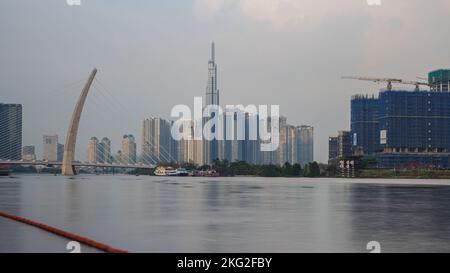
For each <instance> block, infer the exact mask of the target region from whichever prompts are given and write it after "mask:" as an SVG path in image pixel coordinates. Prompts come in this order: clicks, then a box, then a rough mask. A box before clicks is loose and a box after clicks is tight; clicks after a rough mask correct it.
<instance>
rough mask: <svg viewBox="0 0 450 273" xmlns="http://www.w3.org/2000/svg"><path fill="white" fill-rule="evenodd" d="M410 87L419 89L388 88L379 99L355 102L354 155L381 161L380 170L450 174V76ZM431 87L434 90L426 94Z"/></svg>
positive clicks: (432, 75)
mask: <svg viewBox="0 0 450 273" xmlns="http://www.w3.org/2000/svg"><path fill="white" fill-rule="evenodd" d="M366 79H367V78H364V80H366ZM393 82H397V81H393ZM398 83H406V82H401V80H399V82H398ZM408 83H412V84H415V85H416V89H415V90H414V91H405V90H393V89H392V83H391V82H388V89H387V90H382V91H380V93H379V95H378V97H375V96H373V97H372V96H371V97H369V96H362V95H357V96H353V97H352V102H351V137H352V152H353V154H362V155H365V156H368V157H372V158H375V159H376V161H377V167H379V168H399V167H403V166H407V165H414V166H417V165H419V166H424V167H433V168H450V162H449V161H450V92H449V86H450V70H437V71H434V72H431V73H430V74H429V82H428V83H415V82H408ZM425 84H426V85H428V86H429V87H430V90H429V91H420V90H419V88H418V86H419V85H425ZM389 87H390V88H389Z"/></svg>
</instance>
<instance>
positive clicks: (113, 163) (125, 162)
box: [0, 69, 176, 176]
mask: <svg viewBox="0 0 450 273" xmlns="http://www.w3.org/2000/svg"><path fill="white" fill-rule="evenodd" d="M96 74H97V69H94V70H93V71H92V72H91V74H90V76H89V78H88V79H87V81H86V82H85V84H84V86H83V88H82V90H81V93H80V94H79V97H78V99H77V102H76V105H75V108H74V110H73V113H72V114H71V117H70V119H69V126H68V129H67V131H66V137H65V143H64V153H63V159H62V161H49V160H23V159H22V160H20V159H18V158H12V157H8V155H6V156H3V158H0V168H1V167H9V166H16V165H23V166H30V165H32V166H61V173H62V175H66V176H71V175H75V174H76V173H77V171H76V168H77V167H92V168H113V169H114V168H123V169H152V168H154V167H155V166H156V164H157V163H158V162H159V161H161V160H163V161H167V162H170V161H176V160H175V159H174V158H173V157H172V156H171V155H170V154H169V153H168V152H167V151H165V153H166V155H164V151H163V152H162V153H161V157H160V158H155V156H154V155H152V154H141V157H140V159H137V158H131V157H130V156H128V155H127V154H122V155H121V159H119V160H113V159H110V158H112V156H111V154H105V153H106V152H105V151H104V150H102V149H97V153H100V157H101V158H104V160H101V162H99V161H97V160H94V161H93V162H89V161H83V160H77V159H76V158H75V150H76V143H77V137H78V128H79V125H80V120H81V114H82V112H83V107H84V104H85V102H86V100H87V98H88V94H89V91H90V89H91V87H94V88H95V89H96V90H95V91H98V92H93V98H95V97H96V96H98V94H102V95H103V97H101V100H102V102H106V103H105V104H106V105H108V107H113V110H120V111H122V113H124V114H127V113H129V112H127V111H126V110H124V109H123V107H121V106H122V105H120V104H121V103H120V101H118V100H114V99H113V98H112V97H111V94H110V92H107V91H108V90H107V89H106V87H104V85H103V84H101V83H100V82H99V81H98V80H97V79H96ZM102 90H103V91H102ZM105 90H106V92H104V91H105ZM96 93H97V94H96ZM105 93H106V95H105ZM107 95H109V97H108V96H107ZM97 104H98V103H97ZM94 108H98V105H96V107H94ZM96 114H97V115H98V113H96ZM0 115H6V114H5V113H3V112H1V113H0ZM9 118H10V119H11V117H9ZM12 118H14V117H12ZM10 119H9V120H10ZM2 120H6V122H4V123H8V117H6V118H3V119H2ZM20 120H21V117H20ZM8 125H9V124H0V129H2V130H6V129H7V128H8ZM96 129H97V128H96ZM14 141H19V139H15V140H14V139H13V140H11V139H10V140H9V142H8V141H4V142H3V141H1V140H0V148H5V147H6V148H7V147H8V145H9V146H11V143H13V144H14ZM20 143H21V140H20ZM146 144H147V145H148V146H150V147H151V146H153V145H154V143H153V141H152V140H150V142H148V141H146ZM160 148H161V147H160ZM105 158H107V160H105Z"/></svg>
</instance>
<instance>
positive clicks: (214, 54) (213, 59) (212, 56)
mask: <svg viewBox="0 0 450 273" xmlns="http://www.w3.org/2000/svg"><path fill="white" fill-rule="evenodd" d="M211 61H213V62H215V61H216V52H215V48H214V42H212V43H211Z"/></svg>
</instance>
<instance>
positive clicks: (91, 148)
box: [86, 137, 99, 163]
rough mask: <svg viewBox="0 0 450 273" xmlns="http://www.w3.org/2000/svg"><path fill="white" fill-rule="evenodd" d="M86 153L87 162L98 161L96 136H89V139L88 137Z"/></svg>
mask: <svg viewBox="0 0 450 273" xmlns="http://www.w3.org/2000/svg"><path fill="white" fill-rule="evenodd" d="M86 154H87V158H86V160H87V161H88V162H89V163H97V162H98V156H99V154H98V138H96V137H91V139H89V141H88V145H87V152H86Z"/></svg>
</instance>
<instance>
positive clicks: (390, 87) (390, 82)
mask: <svg viewBox="0 0 450 273" xmlns="http://www.w3.org/2000/svg"><path fill="white" fill-rule="evenodd" d="M342 79H346V80H360V81H369V82H375V83H380V82H387V89H388V90H392V83H401V82H402V80H401V79H389V78H372V77H355V76H350V77H342Z"/></svg>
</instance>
